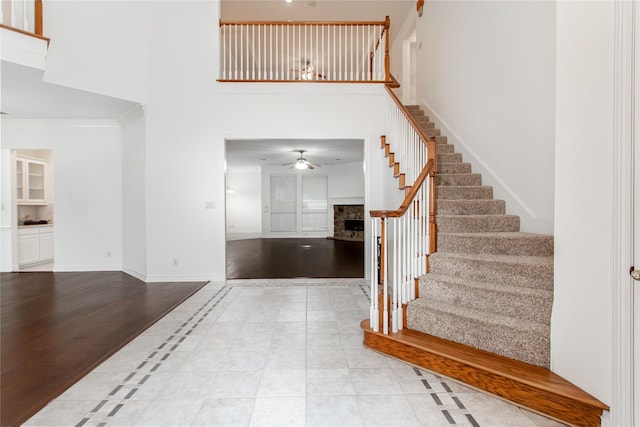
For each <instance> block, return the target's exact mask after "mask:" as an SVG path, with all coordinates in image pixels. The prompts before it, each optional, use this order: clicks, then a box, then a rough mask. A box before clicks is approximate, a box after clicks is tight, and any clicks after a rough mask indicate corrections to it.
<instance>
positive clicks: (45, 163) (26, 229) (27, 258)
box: [11, 149, 55, 272]
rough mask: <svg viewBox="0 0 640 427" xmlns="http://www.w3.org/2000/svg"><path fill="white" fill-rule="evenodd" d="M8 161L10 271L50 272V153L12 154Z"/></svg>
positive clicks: (48, 151) (51, 255) (52, 252)
mask: <svg viewBox="0 0 640 427" xmlns="http://www.w3.org/2000/svg"><path fill="white" fill-rule="evenodd" d="M11 160H12V184H13V188H12V190H13V191H12V193H13V196H12V207H13V216H12V218H13V224H12V227H15V233H14V235H13V236H14V239H13V242H14V244H13V265H14V271H21V272H22V271H53V269H54V260H55V250H54V248H55V244H54V243H55V238H54V236H55V234H54V194H53V154H52V150H48V149H47V150H41V149H33V150H27V149H20V150H13V151H12V157H11Z"/></svg>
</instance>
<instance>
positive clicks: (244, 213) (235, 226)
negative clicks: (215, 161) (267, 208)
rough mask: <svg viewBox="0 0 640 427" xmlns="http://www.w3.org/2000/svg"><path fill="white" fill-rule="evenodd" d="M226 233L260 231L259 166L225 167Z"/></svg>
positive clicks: (260, 186)
mask: <svg viewBox="0 0 640 427" xmlns="http://www.w3.org/2000/svg"><path fill="white" fill-rule="evenodd" d="M227 188H228V189H230V190H231V191H232V192H231V193H227V198H226V210H227V233H232V234H245V235H246V234H251V235H260V234H261V233H262V172H261V171H260V167H258V166H256V167H255V168H251V169H249V168H247V169H227Z"/></svg>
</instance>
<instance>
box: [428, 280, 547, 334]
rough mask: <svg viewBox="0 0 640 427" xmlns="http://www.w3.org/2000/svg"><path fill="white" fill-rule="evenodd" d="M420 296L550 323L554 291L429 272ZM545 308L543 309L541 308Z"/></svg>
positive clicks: (488, 311) (459, 305) (544, 323)
mask: <svg viewBox="0 0 640 427" xmlns="http://www.w3.org/2000/svg"><path fill="white" fill-rule="evenodd" d="M419 286H420V297H421V298H425V299H427V300H432V301H441V302H444V303H447V304H453V305H456V306H458V307H467V308H472V309H475V310H482V311H484V312H487V313H495V314H500V315H503V316H511V317H516V318H518V319H524V320H530V321H532V322H536V323H541V324H543V325H548V324H549V319H550V318H551V302H552V300H553V293H552V292H551V291H547V290H541V289H532V288H526V287H521V286H511V285H507V284H505V283H500V284H496V283H491V282H478V281H470V280H465V279H460V278H451V277H449V276H442V275H439V274H436V273H430V274H428V275H426V276H425V277H423V278H421V279H420V284H419ZM541 308H542V309H541Z"/></svg>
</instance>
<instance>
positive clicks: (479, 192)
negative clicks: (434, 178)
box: [436, 185, 493, 209]
mask: <svg viewBox="0 0 640 427" xmlns="http://www.w3.org/2000/svg"><path fill="white" fill-rule="evenodd" d="M492 198H493V187H487V186H482V187H478V186H464V187H463V186H455V187H453V186H449V185H439V186H436V199H449V200H475V199H492ZM436 203H437V202H436ZM436 206H437V205H436ZM436 209H437V207H436Z"/></svg>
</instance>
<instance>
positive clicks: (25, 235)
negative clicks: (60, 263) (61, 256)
mask: <svg viewBox="0 0 640 427" xmlns="http://www.w3.org/2000/svg"><path fill="white" fill-rule="evenodd" d="M53 247H54V245H53V226H29V227H24V228H19V229H18V265H19V266H23V265H29V264H39V263H44V262H47V261H51V260H52V259H53Z"/></svg>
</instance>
